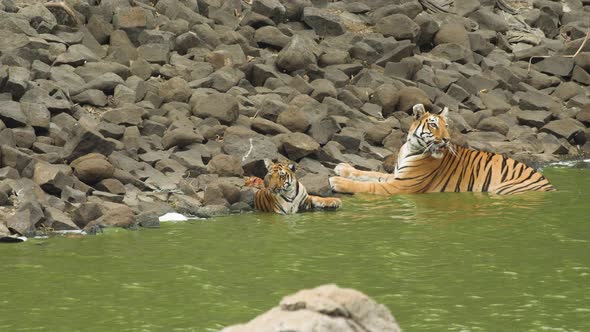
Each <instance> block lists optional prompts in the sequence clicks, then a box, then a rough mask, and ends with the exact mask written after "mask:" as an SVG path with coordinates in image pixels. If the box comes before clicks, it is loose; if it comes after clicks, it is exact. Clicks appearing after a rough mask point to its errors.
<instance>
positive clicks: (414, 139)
mask: <svg viewBox="0 0 590 332" xmlns="http://www.w3.org/2000/svg"><path fill="white" fill-rule="evenodd" d="M413 111H414V122H413V123H412V125H411V126H410V130H409V131H408V140H407V141H408V143H409V144H410V146H411V148H412V150H413V151H415V152H422V153H427V152H430V155H431V156H432V157H433V158H436V159H439V158H442V157H443V156H444V151H445V150H446V149H447V148H448V147H449V142H450V141H451V136H450V135H449V131H448V128H447V126H448V125H447V114H448V112H449V109H448V108H446V107H445V108H444V109H443V110H442V112H441V113H440V114H431V113H428V112H427V111H426V109H425V108H424V105H422V104H416V105H414V107H413Z"/></svg>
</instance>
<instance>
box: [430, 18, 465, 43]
mask: <svg viewBox="0 0 590 332" xmlns="http://www.w3.org/2000/svg"><path fill="white" fill-rule="evenodd" d="M448 43H453V44H459V45H461V46H463V47H465V48H468V49H471V43H470V40H469V36H468V35H467V30H465V26H464V25H463V23H460V22H451V23H447V24H444V25H442V26H441V27H440V30H438V32H437V33H436V35H435V36H434V44H435V45H440V44H448Z"/></svg>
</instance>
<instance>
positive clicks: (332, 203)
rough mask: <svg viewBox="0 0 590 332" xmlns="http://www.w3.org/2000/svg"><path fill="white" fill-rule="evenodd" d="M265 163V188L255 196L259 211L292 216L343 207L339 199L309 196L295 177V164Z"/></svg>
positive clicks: (255, 206)
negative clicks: (304, 212) (302, 212)
mask: <svg viewBox="0 0 590 332" xmlns="http://www.w3.org/2000/svg"><path fill="white" fill-rule="evenodd" d="M265 163H266V164H267V169H268V175H267V176H266V177H265V181H264V182H265V187H264V188H262V189H260V190H259V191H258V192H256V195H255V196H254V208H256V209H257V210H260V211H264V212H274V213H279V214H292V213H297V212H300V211H307V210H314V209H336V208H339V207H340V206H341V205H342V202H341V201H340V199H339V198H335V197H319V196H312V195H309V194H308V193H307V190H306V189H305V187H304V186H303V184H301V182H299V181H298V180H297V178H296V177H295V173H294V169H295V168H294V165H293V164H287V163H272V162H270V161H265Z"/></svg>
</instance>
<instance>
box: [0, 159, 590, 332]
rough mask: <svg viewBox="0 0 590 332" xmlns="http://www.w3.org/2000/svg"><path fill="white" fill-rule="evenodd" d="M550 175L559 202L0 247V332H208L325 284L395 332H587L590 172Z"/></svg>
mask: <svg viewBox="0 0 590 332" xmlns="http://www.w3.org/2000/svg"><path fill="white" fill-rule="evenodd" d="M545 174H546V175H547V177H548V178H549V179H551V181H552V182H553V183H554V184H555V185H556V186H557V188H558V189H559V191H558V192H555V193H531V194H523V195H516V196H492V195H487V194H468V193H462V194H450V193H448V194H424V195H399V196H392V197H382V196H373V195H357V196H347V197H345V198H344V206H343V208H342V209H341V210H338V211H335V212H329V213H326V212H317V213H316V212H313V213H304V214H297V215H289V216H279V215H274V214H262V213H250V214H243V215H235V216H230V217H225V218H216V219H211V220H195V221H191V222H188V223H179V224H169V225H163V226H162V228H161V229H158V230H153V229H143V230H140V231H135V232H133V231H126V230H112V229H110V230H108V231H107V233H106V234H104V235H98V236H93V237H86V238H83V239H66V238H57V239H47V240H33V241H29V242H27V243H23V244H21V245H18V246H12V245H11V246H0V257H2V258H1V261H0V263H1V264H2V266H3V267H4V269H3V273H2V278H0V331H23V330H38V331H171V330H175V331H217V330H219V329H221V328H222V327H223V326H226V325H228V324H232V323H237V322H242V321H246V320H249V319H251V318H253V317H254V316H256V315H258V314H260V313H262V312H264V311H266V310H268V309H269V308H271V307H272V306H274V305H276V304H277V303H278V302H279V301H280V299H281V298H282V297H283V296H284V295H286V294H290V293H293V292H295V291H297V290H299V289H302V288H310V287H315V286H318V285H320V284H324V283H337V284H339V285H340V286H343V287H352V288H356V289H359V290H361V291H363V292H365V293H367V294H368V295H370V296H371V297H373V298H375V299H376V300H377V301H379V302H381V303H384V304H385V305H386V306H387V307H388V308H390V309H391V310H392V312H393V313H394V315H395V316H396V318H397V320H398V321H399V322H400V325H401V326H402V327H403V329H404V331H410V332H411V331H449V330H450V331H542V330H550V331H551V330H556V331H590V322H589V321H588V319H587V317H588V314H589V313H590V289H589V288H588V287H587V285H588V284H589V282H590V255H587V254H586V252H588V242H589V241H590V226H589V224H588V217H587V215H588V212H589V208H588V203H587V201H588V196H589V195H590V176H589V175H590V170H589V169H562V168H557V169H547V170H546V172H545ZM40 243H43V244H44V245H43V246H39V245H38V244H40Z"/></svg>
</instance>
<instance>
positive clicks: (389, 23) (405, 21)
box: [375, 14, 420, 41]
mask: <svg viewBox="0 0 590 332" xmlns="http://www.w3.org/2000/svg"><path fill="white" fill-rule="evenodd" d="M375 28H376V29H377V32H380V33H382V34H383V35H384V36H386V37H393V38H395V39H396V40H401V39H409V40H412V41H415V40H416V39H417V38H418V36H419V35H420V26H418V24H416V23H414V21H412V20H411V19H410V18H409V17H407V16H406V15H404V14H393V15H389V16H386V17H383V18H382V19H380V20H379V21H377V25H376V26H375Z"/></svg>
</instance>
